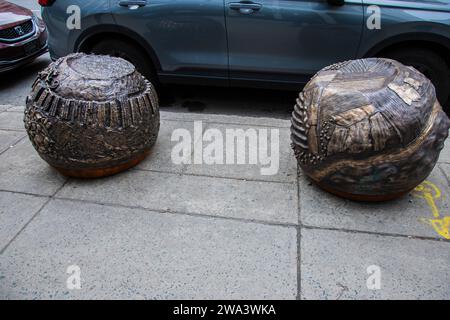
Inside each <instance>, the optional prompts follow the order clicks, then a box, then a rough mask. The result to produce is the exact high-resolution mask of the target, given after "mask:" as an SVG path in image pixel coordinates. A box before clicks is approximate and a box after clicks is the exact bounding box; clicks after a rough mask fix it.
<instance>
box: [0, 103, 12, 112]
mask: <svg viewBox="0 0 450 320" xmlns="http://www.w3.org/2000/svg"><path fill="white" fill-rule="evenodd" d="M10 107H11V105H9V104H0V112H3V111H6V110H8V109H9V108H10Z"/></svg>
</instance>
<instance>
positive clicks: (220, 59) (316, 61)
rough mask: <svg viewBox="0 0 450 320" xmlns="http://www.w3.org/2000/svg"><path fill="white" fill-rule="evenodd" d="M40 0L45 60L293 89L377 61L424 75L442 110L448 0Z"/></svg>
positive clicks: (174, 78) (449, 31)
mask: <svg viewBox="0 0 450 320" xmlns="http://www.w3.org/2000/svg"><path fill="white" fill-rule="evenodd" d="M40 2H41V3H42V4H44V5H45V7H44V8H43V12H42V15H43V18H44V21H45V22H46V24H47V27H48V30H49V35H50V36H49V45H50V53H51V57H52V58H53V59H57V58H59V57H61V56H64V55H67V54H68V53H71V52H75V51H83V52H94V53H101V54H110V55H114V56H119V57H123V58H125V59H127V60H129V61H131V62H132V63H134V64H135V65H136V66H137V67H138V69H139V70H140V71H141V72H142V73H143V74H145V75H146V76H147V77H148V78H150V79H151V80H153V81H157V80H158V81H160V82H161V83H190V84H191V83H200V84H218V85H227V86H228V85H230V86H254V87H272V88H273V87H290V88H297V89H299V87H300V86H301V85H302V84H304V83H305V82H307V81H308V80H309V79H310V77H311V75H312V74H314V73H315V72H316V71H318V70H319V69H321V68H322V67H325V66H327V65H330V64H332V63H335V62H338V61H343V60H348V59H355V58H361V57H371V56H378V57H388V58H394V59H396V60H399V61H401V62H403V63H405V64H407V65H412V66H414V67H415V68H417V69H418V70H420V71H421V72H423V73H424V74H425V75H427V76H428V77H429V78H430V79H431V80H432V81H433V83H434V84H435V86H436V88H437V94H438V98H439V100H440V101H441V103H442V104H446V103H447V101H448V99H449V95H450V91H449V88H450V78H449V64H450V0H423V1H421V0H410V1H403V0H328V1H327V0H254V1H238V0H183V1H181V0H180V1H172V0H95V1H86V0H40ZM72 5H76V6H78V7H79V9H80V11H79V12H80V19H81V20H80V22H81V23H80V29H76V28H75V29H72V28H68V26H67V19H69V20H70V21H71V22H72V24H73V21H74V20H73V18H74V17H77V10H76V9H77V7H75V9H74V7H73V6H72ZM69 6H72V7H70V8H69V9H68V7H69ZM67 12H69V13H67ZM378 13H379V14H378Z"/></svg>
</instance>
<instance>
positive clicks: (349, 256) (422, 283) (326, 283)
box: [300, 229, 450, 299]
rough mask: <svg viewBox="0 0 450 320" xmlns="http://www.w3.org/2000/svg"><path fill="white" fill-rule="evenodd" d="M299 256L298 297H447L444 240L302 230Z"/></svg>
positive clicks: (449, 271) (449, 254)
mask: <svg viewBox="0 0 450 320" xmlns="http://www.w3.org/2000/svg"><path fill="white" fill-rule="evenodd" d="M301 259H302V260H301V267H300V270H301V279H302V280H301V298H302V299H338V298H340V299H450V286H449V279H450V264H449V261H450V243H449V242H440V241H432V240H418V239H408V238H404V237H390V236H379V235H370V234H362V233H359V234H358V233H347V232H340V231H328V230H317V229H316V230H309V229H302V231H301ZM370 266H377V267H379V268H380V269H379V270H380V274H381V277H380V285H381V287H380V289H379V290H370V289H368V286H367V282H369V284H373V283H374V282H372V281H373V279H374V276H376V275H375V274H373V271H372V270H370V269H369V270H368V267H370ZM369 271H370V273H369ZM372 289H373V287H372Z"/></svg>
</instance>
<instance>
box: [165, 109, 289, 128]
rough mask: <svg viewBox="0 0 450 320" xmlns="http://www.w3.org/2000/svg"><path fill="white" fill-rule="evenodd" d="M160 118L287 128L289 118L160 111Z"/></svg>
mask: <svg viewBox="0 0 450 320" xmlns="http://www.w3.org/2000/svg"><path fill="white" fill-rule="evenodd" d="M161 119H164V120H173V121H203V122H208V123H228V124H243V125H252V126H265V127H267V126H269V127H279V128H289V127H290V126H291V122H290V120H286V119H276V118H268V117H243V116H234V115H222V114H210V113H195V112H189V113H188V112H170V111H161Z"/></svg>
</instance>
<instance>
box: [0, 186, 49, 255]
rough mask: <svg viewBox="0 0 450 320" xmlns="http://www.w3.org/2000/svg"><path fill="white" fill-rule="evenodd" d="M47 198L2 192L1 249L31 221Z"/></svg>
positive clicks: (0, 205) (0, 218)
mask: <svg viewBox="0 0 450 320" xmlns="http://www.w3.org/2000/svg"><path fill="white" fill-rule="evenodd" d="M45 201H47V198H45V197H37V196H29V195H24V194H18V193H12V192H0V250H2V249H3V248H4V247H5V246H6V245H7V244H8V243H9V242H10V241H11V240H12V239H13V238H14V236H15V235H16V234H17V233H18V232H19V231H20V230H21V229H22V228H23V227H24V226H25V225H26V224H27V223H28V222H29V221H30V219H31V218H32V217H33V215H34V214H35V213H36V212H37V211H38V210H39V209H40V208H41V207H42V206H43V205H44V203H45Z"/></svg>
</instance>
